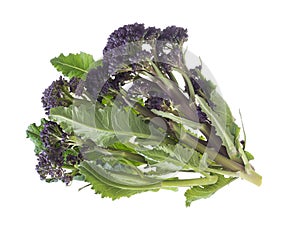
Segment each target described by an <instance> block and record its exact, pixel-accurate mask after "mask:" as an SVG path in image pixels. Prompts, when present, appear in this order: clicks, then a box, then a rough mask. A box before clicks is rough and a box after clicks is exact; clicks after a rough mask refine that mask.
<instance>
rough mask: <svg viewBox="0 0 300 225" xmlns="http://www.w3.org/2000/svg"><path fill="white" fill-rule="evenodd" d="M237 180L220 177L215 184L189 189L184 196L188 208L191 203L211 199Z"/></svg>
mask: <svg viewBox="0 0 300 225" xmlns="http://www.w3.org/2000/svg"><path fill="white" fill-rule="evenodd" d="M235 179H236V178H225V177H224V176H222V175H218V181H217V182H216V183H215V184H212V185H207V186H195V187H192V188H190V189H188V190H187V191H186V192H185V194H184V196H185V197H186V201H185V204H186V206H190V205H191V203H192V202H194V201H196V200H199V199H203V198H209V197H210V196H212V195H213V194H214V193H216V191H218V190H219V189H221V188H222V187H224V186H226V185H227V184H229V183H230V182H232V181H233V180H235Z"/></svg>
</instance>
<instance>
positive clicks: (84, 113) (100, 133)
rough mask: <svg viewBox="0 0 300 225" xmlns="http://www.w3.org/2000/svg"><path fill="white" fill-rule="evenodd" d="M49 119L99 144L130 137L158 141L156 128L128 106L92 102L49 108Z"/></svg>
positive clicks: (159, 135) (126, 139)
mask: <svg viewBox="0 0 300 225" xmlns="http://www.w3.org/2000/svg"><path fill="white" fill-rule="evenodd" d="M50 119H52V120H54V121H56V122H58V123H59V124H60V125H61V127H62V128H63V129H64V130H66V131H67V132H72V131H74V133H75V134H76V135H78V136H81V137H82V138H83V139H84V140H87V139H91V140H93V141H94V142H95V143H96V144H98V145H100V146H109V145H112V144H113V143H114V142H117V141H118V142H122V143H126V142H128V141H129V140H130V139H131V138H134V137H136V141H137V140H141V141H142V140H149V141H150V140H151V141H152V143H153V144H156V142H157V141H158V142H159V141H161V136H163V134H160V133H159V132H158V131H156V132H155V134H153V133H152V130H154V128H152V129H150V128H151V126H152V125H151V124H150V125H148V124H147V123H146V122H145V121H144V120H143V119H142V118H140V117H139V116H138V115H137V114H135V113H134V112H133V111H132V110H131V109H129V110H124V109H120V108H114V107H108V106H107V107H105V108H99V107H97V106H95V105H94V104H92V103H86V104H82V105H80V106H74V105H72V106H70V107H68V108H66V107H57V108H52V109H51V111H50Z"/></svg>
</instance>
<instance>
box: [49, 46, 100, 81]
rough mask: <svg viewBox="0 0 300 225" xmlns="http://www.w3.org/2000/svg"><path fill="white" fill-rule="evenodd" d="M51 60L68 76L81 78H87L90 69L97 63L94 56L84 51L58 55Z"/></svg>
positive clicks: (58, 69)
mask: <svg viewBox="0 0 300 225" xmlns="http://www.w3.org/2000/svg"><path fill="white" fill-rule="evenodd" d="M50 62H51V63H52V65H53V66H54V67H55V68H56V69H57V71H59V72H62V74H63V75H65V76H66V77H69V78H72V77H78V78H81V79H85V76H86V73H87V72H88V69H89V68H90V67H91V65H93V64H94V63H95V61H94V59H93V56H92V55H89V54H87V53H84V52H80V53H79V54H69V55H67V56H65V55H63V54H60V55H59V56H58V57H56V58H53V59H51V61H50Z"/></svg>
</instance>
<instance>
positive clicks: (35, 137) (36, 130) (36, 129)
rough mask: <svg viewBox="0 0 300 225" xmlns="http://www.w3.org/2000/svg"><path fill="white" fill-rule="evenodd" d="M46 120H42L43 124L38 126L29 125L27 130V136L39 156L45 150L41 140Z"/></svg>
mask: <svg viewBox="0 0 300 225" xmlns="http://www.w3.org/2000/svg"><path fill="white" fill-rule="evenodd" d="M45 122H46V120H45V119H42V120H41V124H40V125H39V126H38V125H36V124H35V123H33V124H31V125H29V127H28V128H27V130H26V136H27V138H29V139H30V140H31V141H32V142H33V143H34V145H35V149H34V152H35V153H36V154H39V153H40V152H41V151H43V150H44V149H45V147H44V144H43V142H42V140H41V136H40V134H41V131H42V130H43V129H44V124H45Z"/></svg>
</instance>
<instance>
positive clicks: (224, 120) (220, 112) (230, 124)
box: [196, 91, 240, 159]
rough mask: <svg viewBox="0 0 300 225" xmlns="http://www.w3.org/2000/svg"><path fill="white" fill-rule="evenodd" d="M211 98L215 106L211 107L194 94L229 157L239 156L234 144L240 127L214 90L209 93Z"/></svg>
mask: <svg viewBox="0 0 300 225" xmlns="http://www.w3.org/2000/svg"><path fill="white" fill-rule="evenodd" d="M211 96H212V97H211V100H212V102H213V103H214V104H215V107H213V108H211V107H210V106H209V105H208V104H207V102H206V100H205V99H203V98H201V97H199V96H196V100H197V101H198V102H199V104H200V107H201V110H202V111H203V112H204V113H205V114H206V115H207V116H208V118H209V120H210V121H211V123H212V125H213V126H214V127H215V129H216V132H217V135H218V136H219V137H220V138H221V139H222V144H223V145H224V146H225V147H226V150H227V153H228V155H229V156H230V158H232V159H235V158H238V157H239V154H238V151H237V147H236V144H237V142H239V141H238V138H239V132H240V128H239V127H238V126H237V125H236V123H235V122H234V118H233V116H232V114H231V111H230V109H229V107H228V105H227V103H226V102H225V101H224V99H223V98H222V97H221V96H220V95H219V94H218V93H217V92H216V91H215V92H213V93H212V94H211Z"/></svg>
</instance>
